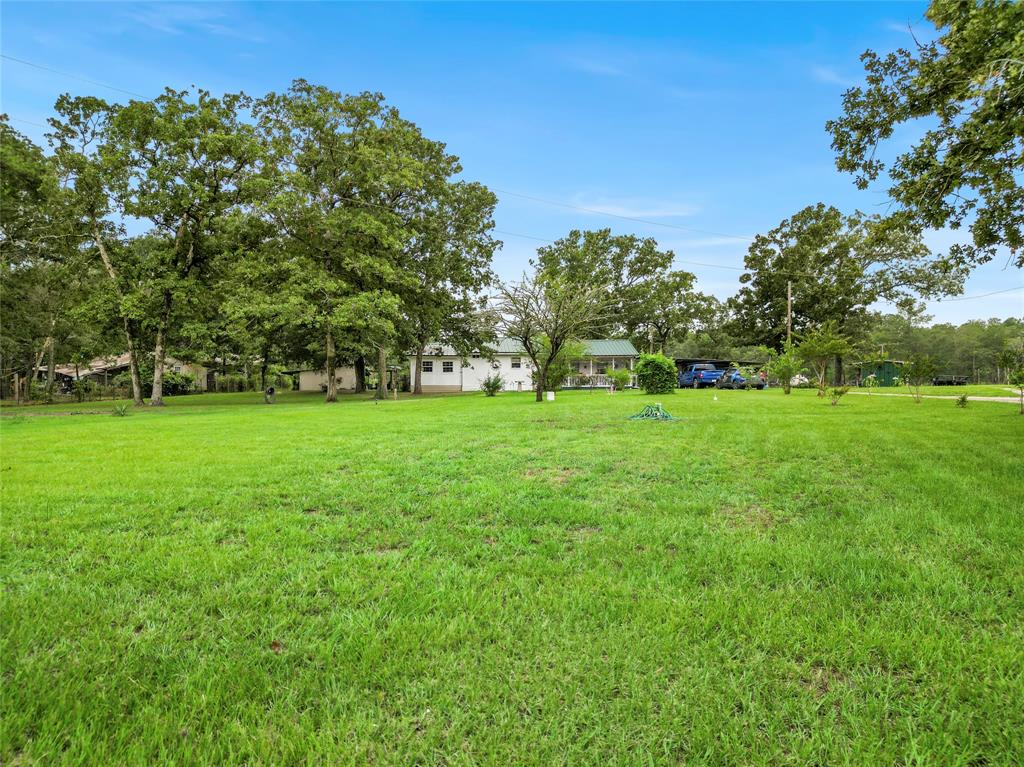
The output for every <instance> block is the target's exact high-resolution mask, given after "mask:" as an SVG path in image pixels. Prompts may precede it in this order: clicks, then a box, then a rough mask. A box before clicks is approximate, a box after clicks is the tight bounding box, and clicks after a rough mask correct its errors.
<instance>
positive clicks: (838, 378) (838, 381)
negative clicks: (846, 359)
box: [834, 354, 846, 386]
mask: <svg viewBox="0 0 1024 767" xmlns="http://www.w3.org/2000/svg"><path fill="white" fill-rule="evenodd" d="M834 382H835V385H836V386H842V385H843V384H844V383H846V377H845V376H844V375H843V358H842V356H841V355H839V354H837V355H836V362H835V381H834Z"/></svg>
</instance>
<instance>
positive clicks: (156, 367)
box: [149, 290, 172, 407]
mask: <svg viewBox="0 0 1024 767" xmlns="http://www.w3.org/2000/svg"><path fill="white" fill-rule="evenodd" d="M171 301H172V297H171V293H170V291H168V290H165V291H164V305H163V309H162V310H161V311H160V324H159V326H158V327H157V331H156V348H155V349H154V350H153V393H152V394H151V395H150V397H149V406H150V407H163V405H164V358H165V357H166V356H167V326H168V325H169V324H170V320H171Z"/></svg>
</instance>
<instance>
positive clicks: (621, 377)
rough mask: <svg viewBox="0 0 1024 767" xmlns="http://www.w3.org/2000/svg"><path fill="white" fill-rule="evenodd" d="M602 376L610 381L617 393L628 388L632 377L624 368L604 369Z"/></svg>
mask: <svg viewBox="0 0 1024 767" xmlns="http://www.w3.org/2000/svg"><path fill="white" fill-rule="evenodd" d="M604 374H605V375H606V376H608V377H609V378H610V379H612V384H613V385H614V386H615V388H616V390H618V391H622V390H623V389H625V388H626V387H627V386H629V379H630V378H632V377H633V374H632V373H630V372H629V371H628V370H626V369H625V368H619V369H618V370H615V369H613V368H606V369H605V371H604Z"/></svg>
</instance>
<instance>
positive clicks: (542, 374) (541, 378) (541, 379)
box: [537, 365, 547, 402]
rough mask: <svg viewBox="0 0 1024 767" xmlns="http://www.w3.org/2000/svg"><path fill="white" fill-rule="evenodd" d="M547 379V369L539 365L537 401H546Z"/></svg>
mask: <svg viewBox="0 0 1024 767" xmlns="http://www.w3.org/2000/svg"><path fill="white" fill-rule="evenodd" d="M546 381H547V370H546V369H544V368H542V367H540V365H538V366H537V402H543V401H544V383H545V382H546Z"/></svg>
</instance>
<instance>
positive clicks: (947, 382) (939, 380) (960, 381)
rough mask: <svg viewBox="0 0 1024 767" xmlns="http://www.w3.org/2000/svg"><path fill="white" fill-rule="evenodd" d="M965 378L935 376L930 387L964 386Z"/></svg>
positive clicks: (965, 383)
mask: <svg viewBox="0 0 1024 767" xmlns="http://www.w3.org/2000/svg"><path fill="white" fill-rule="evenodd" d="M966 385H967V376H952V375H937V376H934V377H933V378H932V386H966Z"/></svg>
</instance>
